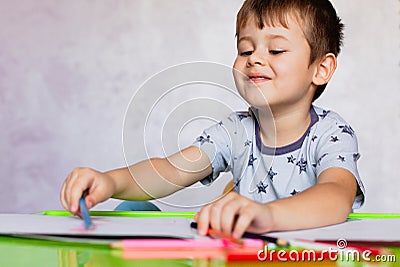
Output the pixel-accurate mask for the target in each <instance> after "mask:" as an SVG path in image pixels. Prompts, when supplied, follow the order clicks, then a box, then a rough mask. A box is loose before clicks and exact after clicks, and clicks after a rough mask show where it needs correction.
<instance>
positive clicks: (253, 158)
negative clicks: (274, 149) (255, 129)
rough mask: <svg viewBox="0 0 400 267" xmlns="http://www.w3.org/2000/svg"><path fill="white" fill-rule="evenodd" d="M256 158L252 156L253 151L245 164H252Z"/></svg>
mask: <svg viewBox="0 0 400 267" xmlns="http://www.w3.org/2000/svg"><path fill="white" fill-rule="evenodd" d="M256 160H257V158H255V157H254V156H253V153H252V154H251V155H250V158H249V163H248V164H247V166H253V163H254V161H256Z"/></svg>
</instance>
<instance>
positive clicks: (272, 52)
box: [269, 50, 285, 55]
mask: <svg viewBox="0 0 400 267" xmlns="http://www.w3.org/2000/svg"><path fill="white" fill-rule="evenodd" d="M284 52H285V50H269V53H270V54H271V55H279V54H282V53H284Z"/></svg>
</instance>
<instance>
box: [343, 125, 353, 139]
mask: <svg viewBox="0 0 400 267" xmlns="http://www.w3.org/2000/svg"><path fill="white" fill-rule="evenodd" d="M339 128H340V129H342V133H347V134H349V135H351V137H354V130H353V129H352V128H351V126H350V125H339Z"/></svg>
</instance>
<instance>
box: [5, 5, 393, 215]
mask: <svg viewBox="0 0 400 267" xmlns="http://www.w3.org/2000/svg"><path fill="white" fill-rule="evenodd" d="M333 3H334V5H335V7H336V8H337V11H338V13H339V15H340V16H341V17H342V19H343V22H344V23H345V24H346V30H345V46H344V49H343V52H342V54H341V55H340V56H339V68H338V70H337V72H336V74H335V75H334V78H333V80H332V82H331V83H330V84H329V86H328V89H327V91H326V92H325V93H324V95H323V96H322V97H321V99H320V100H318V101H317V103H316V104H317V105H319V106H323V107H327V108H332V109H333V110H335V111H337V112H339V113H340V114H341V115H342V116H343V117H344V118H346V119H347V121H348V122H349V123H350V124H351V125H352V126H353V128H354V129H355V130H356V132H357V134H358V138H359V147H360V152H361V155H362V158H361V159H360V161H359V170H360V173H361V176H362V178H363V181H364V183H365V187H366V189H367V200H366V203H365V205H364V207H363V208H362V209H361V211H370V212H400V206H399V203H400V194H399V193H398V191H399V187H400V179H399V177H398V173H399V172H398V164H399V160H398V153H399V151H400V142H399V140H398V139H399V138H398V137H399V133H400V107H399V102H400V91H399V89H400V29H399V27H400V13H399V12H400V2H399V1H398V0H384V1H373V0H352V1H347V0H334V1H333ZM241 4H242V1H241V0H234V1H213V0H204V1H194V0H192V1H186V0H169V1H161V0H146V1H144V0H131V1H128V0H125V1H122V0H118V1H100V0H97V1H50V0H42V1H33V0H25V1H17V2H15V1H10V0H1V1H0V25H1V26H0V125H1V128H0V136H1V139H0V156H1V160H0V212H36V211H40V210H46V209H60V208H61V205H60V203H59V190H60V187H61V184H62V182H63V180H64V178H65V177H66V176H67V174H68V173H69V172H70V171H71V170H72V169H73V168H74V167H77V166H87V167H93V168H96V169H98V170H101V171H105V170H109V169H111V168H117V167H121V166H125V159H124V154H123V144H122V128H123V122H124V115H125V111H126V110H127V107H128V104H129V102H130V99H131V98H132V96H133V94H134V93H135V92H136V91H137V89H138V88H139V87H140V86H141V85H142V84H143V83H144V82H145V81H146V79H149V78H150V77H151V76H152V75H154V74H156V73H158V72H160V71H162V70H163V69H165V68H167V67H170V66H172V65H176V64H180V63H184V62H190V61H211V62H216V63H219V64H224V65H228V66H231V65H232V63H233V61H234V58H235V53H236V50H235V38H234V32H235V16H236V13H237V11H238V10H239V8H240V6H241ZM224 100H226V99H225V98H224ZM138 108H140V107H138ZM150 123H153V125H150V126H152V127H153V128H155V129H156V128H157V127H159V124H158V122H157V121H153V122H150ZM134 130H135V129H133V131H134ZM136 130H138V129H136ZM197 130H198V129H196V131H197ZM197 133H198V132H197ZM185 134H186V137H185V138H186V139H185V140H184V141H182V142H183V143H185V142H188V141H187V140H189V139H190V140H191V139H193V138H195V137H196V133H195V132H194V131H193V132H187V133H185ZM187 136H190V138H188V137H187ZM223 179H225V180H224V181H220V182H219V183H217V184H216V185H214V186H213V187H211V188H206V189H208V190H204V188H203V187H200V186H198V185H195V187H196V188H197V189H196V190H195V191H190V190H188V191H183V192H181V193H179V194H177V195H175V196H172V198H171V197H170V198H168V199H167V201H164V203H161V204H160V206H161V207H162V208H163V209H164V210H181V209H182V207H180V205H179V204H183V203H189V205H186V207H183V208H184V209H188V208H189V209H194V210H196V209H198V206H199V205H200V204H202V203H204V202H205V201H208V200H209V199H210V198H213V197H215V196H218V195H219V194H220V192H221V191H222V188H223V187H224V184H225V182H226V180H227V179H229V177H228V176H224V177H223ZM207 192H209V193H207ZM191 201H193V202H191ZM166 203H173V204H174V205H167V204H166ZM116 204H117V202H116V201H108V202H106V203H104V204H102V205H99V206H98V207H97V208H99V209H112V208H113V207H114V206H115V205H116ZM184 206H185V205H184Z"/></svg>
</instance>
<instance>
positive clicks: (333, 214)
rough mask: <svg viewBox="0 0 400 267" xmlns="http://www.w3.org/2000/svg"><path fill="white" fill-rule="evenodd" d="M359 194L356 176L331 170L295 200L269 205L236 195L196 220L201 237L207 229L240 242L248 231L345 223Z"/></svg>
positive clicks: (207, 207)
mask: <svg viewBox="0 0 400 267" xmlns="http://www.w3.org/2000/svg"><path fill="white" fill-rule="evenodd" d="M356 191H357V182H356V178H355V177H354V175H353V174H352V173H351V172H350V171H348V170H346V169H343V168H329V169H326V170H325V171H323V172H322V173H321V174H320V176H319V177H318V182H317V184H316V185H314V186H312V187H310V188H308V189H307V190H305V191H303V192H301V193H298V194H297V195H294V196H292V197H288V198H283V199H279V200H276V201H272V202H270V203H267V204H261V203H258V202H255V201H252V200H250V199H248V198H246V197H243V196H240V195H238V194H236V193H230V194H228V195H226V196H225V197H223V198H221V199H220V200H218V201H216V202H214V203H212V204H209V205H207V206H205V207H204V208H203V209H202V210H201V211H200V212H199V213H198V214H197V215H196V217H195V219H196V221H197V222H198V232H199V234H203V235H204V234H206V232H207V229H208V227H209V226H210V227H211V228H213V229H215V230H218V231H222V232H223V233H225V234H229V235H232V236H233V237H235V238H240V237H241V236H242V235H243V233H244V232H245V231H249V232H254V233H266V232H271V231H284V230H298V229H307V228H314V227H321V226H326V225H330V224H336V223H341V222H344V221H345V220H346V219H347V216H348V215H349V213H350V212H351V210H352V205H353V202H354V198H355V196H356Z"/></svg>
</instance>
